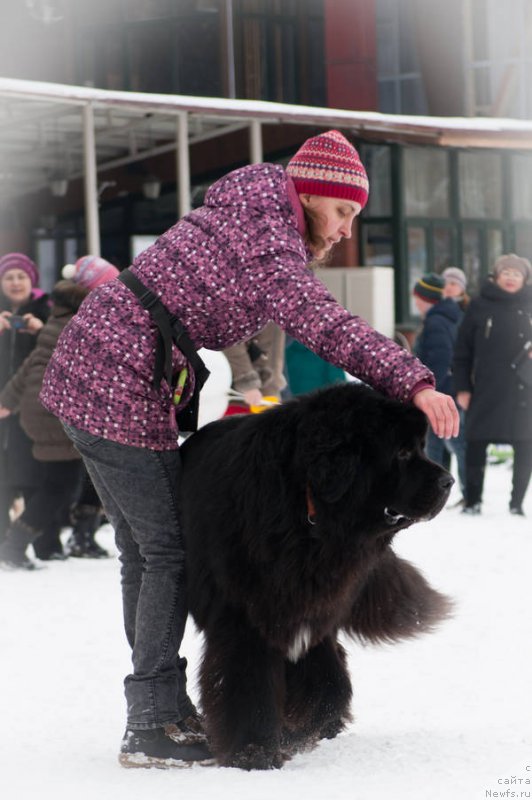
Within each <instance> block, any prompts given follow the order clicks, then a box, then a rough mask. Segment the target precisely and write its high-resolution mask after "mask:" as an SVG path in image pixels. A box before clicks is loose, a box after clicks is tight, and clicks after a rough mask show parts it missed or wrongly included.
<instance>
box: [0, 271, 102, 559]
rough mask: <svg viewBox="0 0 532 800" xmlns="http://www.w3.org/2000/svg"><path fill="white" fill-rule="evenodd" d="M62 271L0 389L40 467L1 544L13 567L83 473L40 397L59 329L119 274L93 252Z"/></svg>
mask: <svg viewBox="0 0 532 800" xmlns="http://www.w3.org/2000/svg"><path fill="white" fill-rule="evenodd" d="M65 269H66V270H67V272H66V273H65V274H67V275H68V276H69V279H68V280H61V281H59V282H58V283H56V285H55V287H54V290H53V293H52V300H53V306H52V310H51V314H50V318H49V320H48V321H47V323H46V324H45V325H44V327H43V328H42V330H41V331H40V333H39V336H38V339H37V344H36V347H35V349H34V350H32V352H31V353H30V355H29V356H28V357H27V358H26V360H25V361H24V363H23V364H22V365H21V366H20V368H19V369H18V371H17V372H16V374H15V375H14V376H13V377H12V378H11V380H10V381H9V382H8V384H7V385H6V386H5V387H4V389H3V390H2V392H1V393H0V418H4V417H7V416H9V415H10V414H12V413H14V412H19V417H20V424H21V426H22V428H23V429H24V431H25V433H26V434H27V436H28V437H29V438H30V440H31V441H32V442H33V455H34V457H35V459H36V460H37V461H38V462H39V466H40V476H39V477H40V479H39V482H38V484H37V487H36V490H35V491H34V492H33V493H32V494H31V496H30V497H29V498H28V499H27V502H26V504H25V509H24V512H23V513H22V515H21V516H20V517H18V518H17V519H16V520H15V521H14V522H12V523H11V524H10V526H9V527H8V530H7V535H6V540H5V541H4V542H3V543H2V544H1V545H0V561H1V562H2V563H3V564H5V565H8V566H10V567H14V568H20V567H23V568H26V569H31V568H32V567H33V566H34V564H33V562H32V561H31V560H30V559H29V558H28V556H27V555H26V548H27V545H28V544H29V543H30V542H33V541H35V540H37V538H38V537H39V535H41V534H42V533H43V531H45V530H47V529H48V531H49V529H50V528H53V527H54V526H55V528H56V530H59V529H60V525H61V521H62V520H63V519H64V518H65V516H66V512H67V511H68V509H69V508H70V506H71V504H72V503H73V501H74V500H75V498H76V496H77V494H78V492H79V489H80V483H81V479H82V476H83V465H82V462H81V459H80V455H79V453H78V452H77V450H76V449H75V447H74V445H73V444H72V442H71V441H70V439H69V438H68V436H67V435H66V434H65V432H64V430H63V427H62V425H61V423H60V422H59V420H58V419H57V417H55V416H54V415H53V414H50V412H49V411H47V410H46V409H45V408H43V406H42V405H41V403H40V401H39V392H40V390H41V385H42V379H43V375H44V372H45V369H46V366H47V364H48V361H49V360H50V357H51V355H52V353H53V350H54V347H55V345H56V342H57V340H58V338H59V335H60V334H61V332H62V330H63V328H64V327H65V326H66V325H67V323H68V322H70V320H71V319H72V317H73V316H74V314H75V313H76V312H77V310H78V309H79V307H80V305H81V303H82V302H83V300H84V299H85V298H86V297H87V295H88V294H89V292H90V290H91V289H93V288H95V287H96V286H101V285H102V284H103V283H105V282H106V281H109V280H110V279H111V278H114V277H116V275H118V270H117V269H116V267H113V265H112V264H109V262H107V261H105V260H104V259H103V258H95V257H93V256H85V257H84V258H82V259H79V261H78V262H77V264H76V265H75V266H74V267H72V269H68V268H65Z"/></svg>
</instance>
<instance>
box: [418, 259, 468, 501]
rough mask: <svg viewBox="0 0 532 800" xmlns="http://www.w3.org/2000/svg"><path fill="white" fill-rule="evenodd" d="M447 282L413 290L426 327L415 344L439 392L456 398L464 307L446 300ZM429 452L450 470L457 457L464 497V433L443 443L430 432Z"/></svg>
mask: <svg viewBox="0 0 532 800" xmlns="http://www.w3.org/2000/svg"><path fill="white" fill-rule="evenodd" d="M444 285H445V281H444V279H443V277H441V276H440V275H436V274H435V273H433V272H432V273H429V274H428V275H423V276H422V277H421V278H420V279H419V280H418V281H416V284H415V285H414V288H413V295H414V302H415V304H416V308H417V310H418V311H419V314H420V316H421V319H422V325H421V328H420V331H419V333H418V335H417V338H416V340H415V343H414V352H415V354H416V356H417V357H418V358H419V360H420V361H422V362H423V364H426V365H427V367H429V368H430V369H431V370H432V372H433V373H434V375H435V376H436V388H437V389H438V391H440V392H444V393H445V394H448V395H450V396H454V386H453V381H452V363H453V358H454V343H455V341H456V337H457V335H458V328H459V326H460V323H461V321H462V318H463V312H462V309H461V308H460V305H459V304H458V303H456V302H455V301H454V300H453V299H451V298H450V297H444V296H443V293H444ZM426 451H427V455H428V457H429V458H430V459H431V460H432V461H435V462H436V463H437V464H441V466H442V467H445V468H447V469H449V465H450V455H451V454H454V455H455V456H456V462H457V467H458V479H459V483H460V488H461V490H462V494H464V492H465V484H466V461H465V459H466V444H465V439H464V436H463V431H462V430H460V431H459V432H458V434H457V435H456V436H453V437H451V438H450V439H445V440H443V439H441V438H439V437H438V436H436V435H435V434H434V431H432V430H429V431H428V433H427V445H426Z"/></svg>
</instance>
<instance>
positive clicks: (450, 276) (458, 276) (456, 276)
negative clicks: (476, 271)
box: [441, 267, 467, 292]
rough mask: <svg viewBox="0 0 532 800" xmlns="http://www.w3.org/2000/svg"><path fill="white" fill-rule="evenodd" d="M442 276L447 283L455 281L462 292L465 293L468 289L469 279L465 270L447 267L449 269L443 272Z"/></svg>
mask: <svg viewBox="0 0 532 800" xmlns="http://www.w3.org/2000/svg"><path fill="white" fill-rule="evenodd" d="M441 276H442V278H443V279H444V280H446V281H454V282H455V283H458V284H459V286H460V287H461V289H462V291H463V292H465V290H466V287H467V278H466V274H465V272H464V271H463V269H459V268H458V267H447V269H444V270H443V272H442V274H441Z"/></svg>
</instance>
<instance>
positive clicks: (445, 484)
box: [438, 472, 454, 489]
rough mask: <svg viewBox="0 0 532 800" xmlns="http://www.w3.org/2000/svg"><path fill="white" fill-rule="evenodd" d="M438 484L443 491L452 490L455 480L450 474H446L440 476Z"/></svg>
mask: <svg viewBox="0 0 532 800" xmlns="http://www.w3.org/2000/svg"><path fill="white" fill-rule="evenodd" d="M438 483H439V485H440V487H441V488H442V489H450V488H451V486H452V485H453V483H454V478H453V476H452V475H451V474H450V472H444V473H443V475H440V477H439V479H438Z"/></svg>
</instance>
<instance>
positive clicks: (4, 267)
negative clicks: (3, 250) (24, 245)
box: [0, 253, 39, 287]
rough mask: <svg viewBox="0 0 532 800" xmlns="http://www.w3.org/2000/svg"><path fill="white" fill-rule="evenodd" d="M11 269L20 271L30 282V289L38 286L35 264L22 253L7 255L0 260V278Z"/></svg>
mask: <svg viewBox="0 0 532 800" xmlns="http://www.w3.org/2000/svg"><path fill="white" fill-rule="evenodd" d="M11 269H21V270H22V271H23V272H25V273H26V275H27V276H28V278H29V279H30V281H31V285H32V287H34V286H38V285H39V270H38V269H37V264H35V262H34V261H32V260H31V258H28V256H25V255H24V253H7V254H6V255H5V256H2V258H0V278H2V277H3V276H4V275H5V274H6V272H9V270H11Z"/></svg>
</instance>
